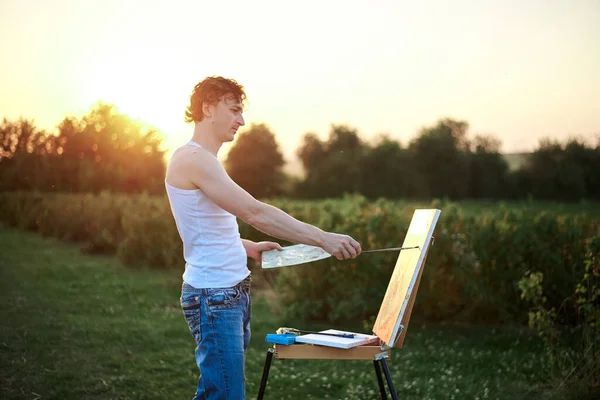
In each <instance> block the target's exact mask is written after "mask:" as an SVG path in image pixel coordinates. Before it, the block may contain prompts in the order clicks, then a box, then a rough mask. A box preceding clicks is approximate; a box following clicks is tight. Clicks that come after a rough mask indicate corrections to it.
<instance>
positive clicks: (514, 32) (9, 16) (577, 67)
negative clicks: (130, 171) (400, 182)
mask: <svg viewBox="0 0 600 400" xmlns="http://www.w3.org/2000/svg"><path fill="white" fill-rule="evenodd" d="M0 18H1V19H0V21H1V24H0V54H1V55H2V62H1V63H0V118H8V119H9V120H15V119H17V118H19V117H24V118H27V119H33V120H34V122H35V124H36V126H38V127H39V128H42V129H45V130H47V131H50V132H51V131H53V130H55V129H56V126H57V125H58V124H59V123H60V121H61V120H62V119H64V118H65V117H67V116H75V117H81V116H83V115H84V114H86V113H88V112H89V111H90V110H91V108H92V107H93V106H94V104H96V103H97V102H98V101H103V102H106V103H111V104H115V105H116V107H117V109H118V111H119V112H123V113H126V114H129V115H130V116H131V117H132V118H134V119H137V120H139V121H141V122H143V123H145V124H148V125H151V126H153V127H155V128H156V129H158V130H159V131H160V132H161V133H163V134H164V135H165V141H164V147H165V148H166V149H168V150H172V149H174V148H176V147H177V146H179V145H181V144H183V143H185V142H186V141H187V140H189V138H190V137H191V133H192V129H193V127H192V126H191V125H189V124H186V123H185V122H184V121H183V115H184V111H185V107H186V106H187V104H188V101H189V95H190V93H191V90H192V89H193V87H194V85H195V84H196V83H197V82H198V81H200V80H201V79H203V78H204V77H206V76H210V75H221V76H225V77H228V78H233V79H236V80H237V81H238V82H239V83H240V84H242V85H243V86H244V87H245V89H246V93H247V95H248V100H249V102H248V108H247V109H246V110H245V113H244V116H245V119H246V123H247V127H248V126H250V124H252V123H265V124H266V125H268V126H269V127H270V128H271V130H272V131H273V132H274V133H275V135H276V138H277V141H278V143H279V145H280V147H281V149H282V151H283V153H284V155H285V157H286V159H288V160H292V159H293V158H294V151H295V149H296V148H297V147H298V146H299V145H300V143H301V139H302V136H303V135H304V134H306V133H308V132H312V133H316V134H318V135H319V137H321V138H322V139H326V138H327V136H328V134H329V131H330V129H331V125H332V124H346V125H348V126H350V127H352V128H355V129H357V130H358V132H359V134H360V135H361V137H362V138H364V139H365V140H371V139H373V138H374V137H375V136H376V135H378V134H381V133H385V134H388V135H389V136H390V137H391V138H393V139H395V140H398V141H399V142H400V143H401V144H402V145H403V146H406V145H407V144H408V143H409V141H410V140H411V139H412V138H414V137H415V136H416V135H417V134H418V133H419V131H420V130H421V129H422V128H424V127H428V126H433V125H435V124H436V122H437V121H438V120H439V119H441V118H446V117H448V118H454V119H458V120H463V121H466V122H468V124H469V127H470V128H469V134H470V136H474V135H476V134H487V135H494V136H496V137H497V138H499V139H500V140H501V142H502V147H501V151H502V152H506V153H509V152H524V151H531V150H533V149H535V148H536V147H537V146H538V145H539V141H540V139H541V138H553V139H557V140H560V141H563V140H566V139H568V138H570V137H573V136H578V137H581V138H583V139H589V140H592V141H593V142H594V143H595V140H596V139H595V138H596V137H597V135H598V134H600V96H599V94H600V1H599V0H575V1H573V0H528V1H513V0H505V1H492V0H483V1H482V0H479V1H476V0H473V1H465V0H454V1H449V0H448V1H442V0H438V1H433V0H429V1H418V2H417V1H400V0H396V1H369V2H367V1H351V0H345V1H337V0H335V1H334V0H331V1H330V0H319V1H316V0H304V1H301V2H288V1H277V0H255V1H247V0H246V1H237V0H229V1H214V0H213V1H200V0H194V1H184V0H173V1H169V2H167V1H164V0H160V1H159V0H144V1H139V0H103V1H96V0H88V1H81V0H31V1H22V0H0ZM228 146H231V144H230V145H228ZM228 146H225V147H224V149H223V150H224V151H222V152H221V153H220V156H222V155H223V154H226V152H227V150H228V148H230V147H228Z"/></svg>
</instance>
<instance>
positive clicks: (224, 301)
mask: <svg viewBox="0 0 600 400" xmlns="http://www.w3.org/2000/svg"><path fill="white" fill-rule="evenodd" d="M240 297H241V292H240V290H239V289H238V288H237V287H232V288H225V289H210V290H209V292H208V294H207V296H206V301H207V304H208V307H209V308H211V309H213V310H223V309H228V308H231V307H232V306H233V305H234V304H236V303H237V302H238V301H239V300H240Z"/></svg>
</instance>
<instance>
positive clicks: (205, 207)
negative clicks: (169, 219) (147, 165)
mask: <svg viewBox="0 0 600 400" xmlns="http://www.w3.org/2000/svg"><path fill="white" fill-rule="evenodd" d="M188 145H192V146H196V147H201V146H200V145H199V144H198V143H196V142H189V143H188ZM165 187H166V189H167V196H168V197H169V203H170V205H171V212H172V213H173V217H174V219H175V224H176V225H177V231H178V232H179V236H180V237H181V240H182V241H183V257H184V259H185V272H184V273H183V281H184V282H185V283H187V284H189V285H191V286H193V287H195V288H225V287H232V286H235V285H237V284H238V283H239V282H240V281H242V280H243V279H244V278H246V277H247V276H248V275H249V274H250V271H249V270H248V266H247V255H246V250H245V249H244V246H243V245H242V240H241V238H240V231H239V227H238V224H237V220H236V217H235V216H234V215H232V214H231V213H229V212H227V211H225V210H223V209H222V208H220V207H219V206H217V205H216V204H215V203H214V202H213V201H212V200H210V199H209V198H208V197H206V195H205V194H204V192H202V190H200V189H193V190H185V189H179V188H176V187H173V186H171V185H169V184H168V183H167V181H166V179H165Z"/></svg>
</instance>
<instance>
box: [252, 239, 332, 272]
mask: <svg viewBox="0 0 600 400" xmlns="http://www.w3.org/2000/svg"><path fill="white" fill-rule="evenodd" d="M327 257H330V254H329V253H327V252H326V251H325V250H323V249H322V248H320V247H315V246H308V245H305V244H296V245H293V246H287V247H284V248H283V250H269V251H264V252H263V253H262V267H263V268H277V267H287V266H290V265H299V264H305V263H309V262H312V261H317V260H322V259H324V258H327Z"/></svg>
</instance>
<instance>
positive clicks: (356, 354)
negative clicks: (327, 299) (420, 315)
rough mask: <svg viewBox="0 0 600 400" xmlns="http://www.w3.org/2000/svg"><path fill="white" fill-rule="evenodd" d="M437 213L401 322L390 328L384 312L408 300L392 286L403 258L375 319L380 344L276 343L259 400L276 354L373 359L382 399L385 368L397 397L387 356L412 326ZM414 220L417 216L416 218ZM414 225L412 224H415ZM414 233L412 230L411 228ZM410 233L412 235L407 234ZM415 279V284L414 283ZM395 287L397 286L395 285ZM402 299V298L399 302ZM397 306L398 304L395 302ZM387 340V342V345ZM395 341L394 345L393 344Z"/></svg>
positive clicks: (280, 356) (269, 354)
mask: <svg viewBox="0 0 600 400" xmlns="http://www.w3.org/2000/svg"><path fill="white" fill-rule="evenodd" d="M428 211H432V210H428ZM435 211H436V213H435V215H434V216H433V217H432V225H433V226H432V227H431V228H430V230H429V232H428V233H429V237H428V240H427V241H426V243H427V244H426V245H425V246H424V247H426V249H425V252H424V254H423V255H422V257H423V258H422V260H421V261H420V263H419V264H418V265H420V268H419V271H418V273H417V275H416V277H411V278H412V280H411V285H410V286H409V287H408V293H407V295H409V296H410V297H409V298H408V302H406V304H405V307H404V308H403V309H399V310H400V312H399V315H400V316H401V318H400V324H399V326H398V324H397V323H396V324H395V325H396V326H395V327H394V328H393V329H391V330H390V329H389V328H390V327H389V323H387V322H386V321H384V320H383V318H381V316H382V311H385V310H384V308H386V309H387V308H389V307H390V302H395V303H398V301H402V300H404V299H395V298H394V297H393V296H391V295H394V294H395V293H391V295H390V292H393V291H397V289H398V288H397V286H398V285H392V284H391V282H392V280H393V279H394V277H396V276H399V275H401V273H400V271H396V270H397V269H398V266H399V265H400V260H399V262H398V264H396V268H395V270H394V274H393V275H392V280H391V281H390V285H389V286H388V291H387V292H386V296H385V298H384V301H383V304H382V308H381V309H380V312H379V315H378V316H377V321H376V322H375V326H374V327H373V332H374V333H375V334H376V335H377V336H378V337H379V338H380V343H379V345H364V346H357V347H353V348H350V349H340V348H335V347H327V346H317V345H312V344H303V343H302V344H300V343H299V344H293V345H278V344H274V345H273V347H272V348H269V349H268V350H267V357H266V360H265V366H264V369H263V375H262V379H261V382H260V388H259V391H258V400H262V399H263V396H264V394H265V390H266V386H267V380H268V377H269V370H270V368H271V362H272V360H273V355H275V358H277V359H296V360H309V359H310V360H371V361H373V366H374V368H375V374H376V376H377V383H378V385H379V392H380V394H381V398H382V400H386V399H387V395H386V391H385V386H384V383H383V377H382V373H381V371H382V370H383V374H384V376H385V380H386V383H387V386H388V389H389V391H390V393H391V395H392V399H394V400H397V399H398V394H397V393H396V388H395V387H394V383H393V382H392V375H391V373H390V369H389V367H388V365H387V362H386V359H388V358H391V349H392V348H393V347H396V348H401V347H402V345H403V343H404V338H405V337H406V331H407V328H408V322H409V320H410V315H411V313H412V308H413V305H414V302H415V298H416V297H417V292H418V289H419V283H420V281H421V276H422V274H423V269H424V268H425V263H426V261H427V255H428V254H429V248H430V247H431V245H433V241H434V238H433V236H432V234H433V229H434V228H435V224H436V222H437V218H438V216H439V213H440V212H439V210H435ZM415 215H416V214H415ZM413 220H414V217H413ZM411 226H412V223H411ZM409 233H410V230H409ZM407 236H408V235H407ZM409 245H412V244H411V243H407V240H405V242H404V245H403V247H405V246H409ZM413 280H414V283H412V282H413ZM393 286H395V287H393ZM396 300H398V301H396ZM395 305H396V306H397V305H398V304H395ZM386 343H387V344H386ZM389 344H391V346H390V345H389Z"/></svg>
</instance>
